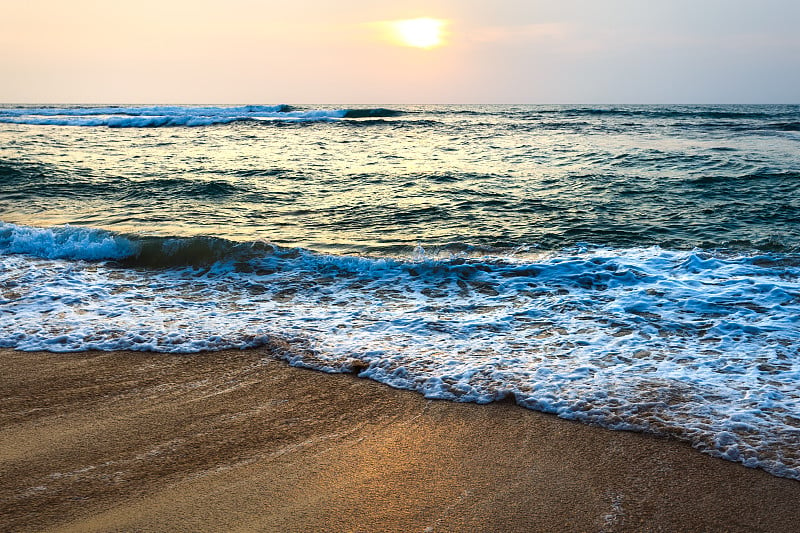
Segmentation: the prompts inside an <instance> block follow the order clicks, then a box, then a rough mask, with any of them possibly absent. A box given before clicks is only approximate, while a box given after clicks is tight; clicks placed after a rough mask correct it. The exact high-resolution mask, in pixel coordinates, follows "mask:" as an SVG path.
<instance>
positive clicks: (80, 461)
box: [0, 349, 800, 532]
mask: <svg viewBox="0 0 800 533" xmlns="http://www.w3.org/2000/svg"><path fill="white" fill-rule="evenodd" d="M797 501H800V482H798V481H795V480H790V479H785V478H778V477H774V476H772V475H770V474H768V473H766V472H764V471H762V470H754V469H749V468H746V467H744V466H742V465H741V464H738V463H733V462H729V461H725V460H722V459H716V458H713V457H710V456H707V455H705V454H701V453H700V452H698V451H696V450H693V449H692V448H691V447H690V446H689V445H688V444H686V443H683V442H678V441H675V440H670V439H664V438H659V437H654V436H650V435H644V434H640V433H630V432H622V431H611V430H606V429H602V428H598V427H592V426H587V425H584V424H581V423H578V422H570V421H566V420H562V419H559V418H557V417H555V416H553V415H546V414H543V413H539V412H535V411H530V410H527V409H524V408H522V407H518V406H515V405H511V404H509V403H494V404H488V405H475V404H461V403H454V402H447V401H431V400H426V399H425V398H423V397H422V396H421V395H419V394H417V393H414V392H410V391H402V390H396V389H392V388H390V387H388V386H386V385H382V384H379V383H377V382H373V381H370V380H363V379H359V378H357V377H355V376H352V375H344V374H335V375H331V374H324V373H321V372H317V371H313V370H306V369H300V368H294V367H290V366H289V365H288V364H287V363H285V362H283V361H279V360H277V359H274V358H272V356H271V355H270V354H269V353H268V352H267V351H265V350H264V349H257V350H244V351H239V350H226V351H221V352H203V353H198V354H190V355H171V354H162V353H149V352H79V353H49V352H17V351H13V350H9V349H0V530H13V531H42V530H47V531H82V532H83V531H87V532H88V531H110V530H136V531H163V530H191V531H221V530H228V531H235V530H239V531H290V530H307V531H342V530H358V531H377V530H383V531H481V530H482V531H492V530H494V531H703V530H725V531H772V532H781V531H793V530H795V528H796V526H797V523H800V508H798V506H797V505H796V502H797Z"/></svg>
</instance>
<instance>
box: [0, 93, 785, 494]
mask: <svg viewBox="0 0 800 533" xmlns="http://www.w3.org/2000/svg"><path fill="white" fill-rule="evenodd" d="M798 346H800V106H797V105H793V106H789V105H787V106H776V105H770V106H750V105H748V106H566V105H565V106H555V105H553V106H500V105H498V106H391V105H387V106H384V107H371V108H370V107H364V106H356V107H353V106H350V107H348V106H336V105H320V106H291V105H275V106H30V105H29V106H12V105H5V106H0V347H6V348H13V349H17V350H48V351H54V352H74V351H85V350H123V349H124V350H147V351H155V352H178V353H186V354H191V353H195V352H198V351H202V350H219V349H225V348H251V347H268V348H269V349H270V350H271V352H272V353H275V354H277V355H278V356H280V357H283V358H284V359H286V360H287V361H289V362H290V363H291V364H292V365H296V366H304V367H310V368H316V369H319V370H323V371H326V372H352V373H356V374H358V375H359V376H361V377H364V378H371V379H374V380H377V381H380V382H383V383H386V384H388V385H391V386H393V387H398V388H403V389H411V390H415V391H418V392H420V393H422V394H424V395H425V396H426V397H429V398H437V399H445V400H453V401H465V402H478V403H486V402H492V401H499V400H504V401H514V402H516V403H517V404H519V405H521V406H524V407H527V408H530V409H535V410H539V411H544V412H548V413H555V414H557V415H558V416H560V417H563V418H566V419H572V420H578V421H582V422H585V423H589V424H595V425H600V426H604V427H608V428H611V429H619V430H633V431H642V432H647V433H654V434H658V435H666V436H672V437H675V438H677V439H681V440H684V441H688V442H690V443H691V444H692V445H693V446H694V447H695V448H697V449H699V450H701V451H703V452H705V453H708V454H711V455H714V456H717V457H721V458H724V459H728V460H731V461H737V462H740V463H743V464H744V465H746V466H748V467H758V468H763V469H764V470H766V471H768V472H770V473H772V474H774V475H778V476H784V477H790V478H794V479H800V386H798V385H800V352H799V350H798ZM187 356H189V357H190V355H187Z"/></svg>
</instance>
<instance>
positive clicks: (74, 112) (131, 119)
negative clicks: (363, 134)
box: [0, 105, 349, 128]
mask: <svg viewBox="0 0 800 533" xmlns="http://www.w3.org/2000/svg"><path fill="white" fill-rule="evenodd" d="M348 112H349V110H347V109H311V110H292V109H291V108H290V107H288V106H286V105H277V106H235V107H208V106H207V107H197V106H141V107H14V108H0V123H3V122H4V123H10V124H29V125H50V126H85V127H92V126H95V127H96V126H107V127H110V128H148V127H149V128H152V127H174V126H209V125H212V124H229V123H231V122H237V121H243V120H249V121H275V120H279V121H296V122H309V121H310V122H314V121H326V120H340V119H343V118H345V117H346V116H347V114H348Z"/></svg>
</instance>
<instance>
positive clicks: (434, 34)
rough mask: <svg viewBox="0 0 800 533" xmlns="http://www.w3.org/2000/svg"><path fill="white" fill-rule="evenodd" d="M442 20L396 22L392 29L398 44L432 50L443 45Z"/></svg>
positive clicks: (419, 19) (423, 19) (443, 22)
mask: <svg viewBox="0 0 800 533" xmlns="http://www.w3.org/2000/svg"><path fill="white" fill-rule="evenodd" d="M445 24H446V22H445V21H444V20H439V19H432V18H418V19H408V20H397V21H394V22H392V28H393V29H394V32H395V35H396V37H397V39H398V40H399V42H400V44H403V45H405V46H413V47H415V48H434V47H436V46H440V45H442V44H444V26H445Z"/></svg>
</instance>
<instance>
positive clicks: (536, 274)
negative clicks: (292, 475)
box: [0, 225, 800, 479]
mask: <svg viewBox="0 0 800 533" xmlns="http://www.w3.org/2000/svg"><path fill="white" fill-rule="evenodd" d="M8 226H11V225H5V226H3V227H2V228H0V236H5V237H2V238H0V251H2V252H3V254H4V255H1V256H0V287H2V293H1V294H0V297H1V299H0V313H2V316H3V325H2V327H1V328H0V346H5V347H13V348H17V349H21V350H42V349H43V350H51V351H75V350H89V349H103V350H110V349H133V350H155V351H164V352H196V351H199V350H203V349H221V348H230V347H242V348H243V347H249V346H258V345H262V344H265V343H270V342H272V341H274V340H276V339H286V340H290V341H293V346H294V349H293V350H292V351H289V352H286V353H285V357H286V358H287V359H288V360H290V361H291V362H292V364H295V365H304V366H310V367H314V368H319V369H322V370H326V371H349V370H351V369H354V368H357V369H359V371H360V373H361V375H362V376H363V377H369V378H372V379H376V380H378V381H381V382H384V383H388V384H390V385H392V386H395V387H402V388H408V389H413V390H417V391H419V392H421V393H423V394H425V395H426V396H428V397H430V398H443V399H450V400H457V401H473V402H479V403H483V402H489V401H493V400H497V399H501V398H504V397H513V398H515V399H516V401H517V402H518V403H519V404H521V405H523V406H526V407H529V408H533V409H538V410H542V411H546V412H550V413H555V414H558V415H559V416H561V417H564V418H569V419H576V420H582V421H585V422H589V423H596V424H600V425H603V426H606V427H611V428H617V429H636V430H643V431H651V432H657V433H662V434H670V435H675V436H677V437H679V438H682V439H686V440H689V441H690V442H692V443H693V444H694V445H695V446H696V447H698V448H700V449H702V450H704V451H706V452H708V453H711V454H713V455H716V456H719V457H724V458H726V459H730V460H734V461H739V462H742V463H744V464H745V465H747V466H758V467H762V468H765V469H766V470H768V471H770V472H772V473H775V474H778V475H782V476H788V477H793V478H797V479H800V392H799V391H798V389H797V383H798V380H800V355H799V354H798V348H797V346H798V345H800V328H799V327H798V317H800V258H799V257H797V256H791V255H781V256H776V255H769V254H764V255H759V256H745V255H739V256H725V255H721V254H710V253H706V252H701V251H669V250H663V249H660V248H643V249H574V250H570V251H565V252H562V253H558V254H551V255H542V256H539V257H527V258H519V257H518V258H496V257H495V258H482V259H458V258H454V259H447V260H433V259H428V258H426V257H425V256H424V255H421V256H420V257H418V258H417V259H416V260H409V261H400V260H390V259H382V260H376V259H369V258H356V257H337V256H323V255H317V254H313V253H310V252H307V251H303V250H279V249H268V250H265V251H264V253H263V254H261V255H258V256H253V257H251V258H250V259H249V260H248V261H247V263H246V268H245V267H243V266H242V264H240V263H234V262H233V261H222V262H217V263H214V264H211V265H208V266H207V267H203V268H189V267H185V268H181V269H173V270H149V271H148V270H144V269H138V268H137V269H123V268H119V267H114V266H113V265H112V264H103V263H95V262H82V261H72V260H64V259H58V258H71V259H76V258H79V259H96V258H106V259H112V258H116V257H120V256H121V255H122V254H123V252H125V253H128V254H131V253H132V252H131V250H132V249H135V248H136V243H135V242H131V241H124V240H119V239H121V238H120V237H118V236H114V235H113V234H105V237H102V238H101V235H102V233H101V232H94V233H92V232H89V233H81V230H79V229H77V228H66V229H61V230H35V229H32V228H27V229H26V228H23V229H20V230H19V231H17V233H16V234H15V235H16V237H15V238H14V239H10V238H8V233H7V232H8V229H9V228H8ZM47 231H51V232H52V235H51V234H48V233H47ZM86 231H89V230H86ZM26 232H27V233H26ZM2 239H5V240H2ZM126 242H127V244H126ZM3 243H5V244H3ZM9 243H12V244H9ZM13 243H15V244H13ZM23 243H28V244H26V245H23ZM44 243H53V244H52V247H51V248H48V246H49V245H45V244H44ZM81 243H83V244H81ZM129 246H130V247H132V248H130V247H129ZM93 247H94V248H93ZM79 249H84V251H81V252H79V251H77V250H79ZM91 250H95V251H91ZM21 253H22V254H29V255H16V254H21ZM30 254H32V255H30ZM134 255H135V254H134ZM33 256H37V257H33Z"/></svg>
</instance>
